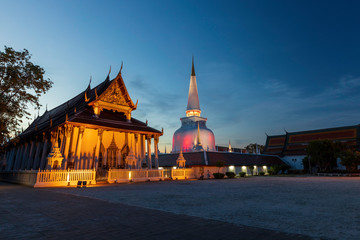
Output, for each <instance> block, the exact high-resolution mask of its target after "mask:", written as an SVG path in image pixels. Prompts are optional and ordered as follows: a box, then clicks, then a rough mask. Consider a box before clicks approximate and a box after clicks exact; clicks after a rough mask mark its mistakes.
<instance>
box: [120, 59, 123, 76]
mask: <svg viewBox="0 0 360 240" xmlns="http://www.w3.org/2000/svg"><path fill="white" fill-rule="evenodd" d="M122 68H123V61H121V67H120V74H121V70H122Z"/></svg>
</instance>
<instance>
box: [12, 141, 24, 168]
mask: <svg viewBox="0 0 360 240" xmlns="http://www.w3.org/2000/svg"><path fill="white" fill-rule="evenodd" d="M24 148H25V145H24V144H22V145H21V147H20V149H19V151H18V153H17V154H16V162H15V166H14V170H19V169H20V166H21V159H22V155H23V152H24Z"/></svg>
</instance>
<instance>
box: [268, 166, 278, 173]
mask: <svg viewBox="0 0 360 240" xmlns="http://www.w3.org/2000/svg"><path fill="white" fill-rule="evenodd" d="M279 171H280V167H279V165H273V166H271V167H270V170H269V174H271V175H276V174H278V173H279Z"/></svg>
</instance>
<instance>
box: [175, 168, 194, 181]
mask: <svg viewBox="0 0 360 240" xmlns="http://www.w3.org/2000/svg"><path fill="white" fill-rule="evenodd" d="M171 178H172V179H174V180H181V179H190V178H195V175H194V170H193V169H192V168H178V169H171Z"/></svg>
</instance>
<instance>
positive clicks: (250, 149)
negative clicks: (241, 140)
mask: <svg viewBox="0 0 360 240" xmlns="http://www.w3.org/2000/svg"><path fill="white" fill-rule="evenodd" d="M245 148H246V151H247V152H248V153H256V148H257V149H259V151H260V153H262V152H263V151H264V145H260V144H257V143H250V144H249V145H247V146H246V147H245Z"/></svg>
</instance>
